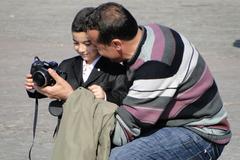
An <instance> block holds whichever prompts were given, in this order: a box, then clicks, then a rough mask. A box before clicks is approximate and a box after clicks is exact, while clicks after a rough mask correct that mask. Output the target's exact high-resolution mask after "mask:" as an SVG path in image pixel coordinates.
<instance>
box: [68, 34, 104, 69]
mask: <svg viewBox="0 0 240 160" xmlns="http://www.w3.org/2000/svg"><path fill="white" fill-rule="evenodd" d="M72 37H73V46H74V49H75V51H76V52H77V53H78V54H79V55H80V56H81V57H82V58H83V60H84V61H86V63H89V64H90V63H92V62H93V61H94V60H95V59H96V58H97V57H98V56H99V54H98V51H97V48H96V47H95V46H94V45H93V44H92V43H91V41H90V40H89V39H88V38H87V34H86V32H72Z"/></svg>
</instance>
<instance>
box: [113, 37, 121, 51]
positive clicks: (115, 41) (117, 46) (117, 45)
mask: <svg viewBox="0 0 240 160" xmlns="http://www.w3.org/2000/svg"><path fill="white" fill-rule="evenodd" d="M111 43H112V46H113V47H114V48H115V49H116V50H117V51H120V50H121V49H122V41H121V40H120V39H113V40H112V42H111Z"/></svg>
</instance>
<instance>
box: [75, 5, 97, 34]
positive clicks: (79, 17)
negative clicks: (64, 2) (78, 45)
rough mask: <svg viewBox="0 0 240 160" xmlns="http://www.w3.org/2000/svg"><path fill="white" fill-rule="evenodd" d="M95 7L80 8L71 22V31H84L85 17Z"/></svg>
mask: <svg viewBox="0 0 240 160" xmlns="http://www.w3.org/2000/svg"><path fill="white" fill-rule="evenodd" d="M94 9H95V8H93V7H86V8H83V9H81V10H80V11H79V12H78V13H77V14H76V16H75V18H74V19H73V22H72V32H86V23H85V22H86V17H87V16H88V15H89V14H91V13H92V12H93V10H94Z"/></svg>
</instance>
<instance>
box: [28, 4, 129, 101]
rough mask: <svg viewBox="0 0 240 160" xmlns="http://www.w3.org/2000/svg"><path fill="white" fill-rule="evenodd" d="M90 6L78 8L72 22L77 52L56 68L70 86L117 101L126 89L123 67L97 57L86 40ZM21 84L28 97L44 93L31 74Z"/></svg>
mask: <svg viewBox="0 0 240 160" xmlns="http://www.w3.org/2000/svg"><path fill="white" fill-rule="evenodd" d="M93 10H94V8H90V7H89V8H84V9H82V10H80V11H79V12H78V13H77V15H76V16H75V18H74V20H73V22H72V37H73V43H74V49H75V51H76V52H77V53H78V54H79V55H78V56H76V57H72V58H70V59H66V60H64V61H63V62H62V63H61V64H60V65H59V68H60V70H61V71H63V72H65V73H66V74H67V77H66V81H67V82H68V83H69V84H70V85H71V87H72V88H73V89H76V88H78V87H80V86H83V87H85V88H88V89H89V90H90V91H91V92H92V93H93V94H94V96H95V97H96V98H99V99H105V100H107V101H110V102H113V103H116V104H118V105H119V104H121V102H122V99H123V98H124V97H125V96H126V93H127V91H128V87H127V86H128V85H127V78H126V75H125V72H126V69H125V67H123V66H122V65H121V64H119V63H114V62H111V61H110V60H109V59H107V58H104V57H101V56H100V55H99V53H98V51H97V49H96V47H95V46H94V45H93V44H92V43H91V42H90V40H89V39H88V37H87V34H86V32H85V31H86V29H85V17H86V16H87V15H88V14H90V13H91V12H92V11H93ZM25 88H26V90H27V91H28V95H29V97H31V98H35V97H36V96H37V97H40V98H42V97H45V96H43V95H41V94H40V93H38V92H36V91H34V92H31V91H32V90H34V82H33V80H32V75H31V74H27V75H26V80H25Z"/></svg>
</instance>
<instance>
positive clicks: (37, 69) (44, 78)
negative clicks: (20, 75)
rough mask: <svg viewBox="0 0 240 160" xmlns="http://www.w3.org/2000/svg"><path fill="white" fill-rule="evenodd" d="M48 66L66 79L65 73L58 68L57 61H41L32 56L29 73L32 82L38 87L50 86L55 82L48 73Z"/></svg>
mask: <svg viewBox="0 0 240 160" xmlns="http://www.w3.org/2000/svg"><path fill="white" fill-rule="evenodd" d="M48 68H52V69H53V70H55V71H56V72H57V74H58V75H60V76H61V77H62V78H64V79H66V73H65V72H62V71H61V70H59V68H58V63H57V62H55V61H51V62H46V61H41V60H40V59H39V58H38V57H34V62H33V63H32V66H31V70H30V73H31V74H32V79H33V82H34V83H36V84H37V85H38V86H39V87H45V86H52V85H54V84H55V83H56V82H55V80H54V79H53V78H52V77H51V76H50V74H49V73H48Z"/></svg>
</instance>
